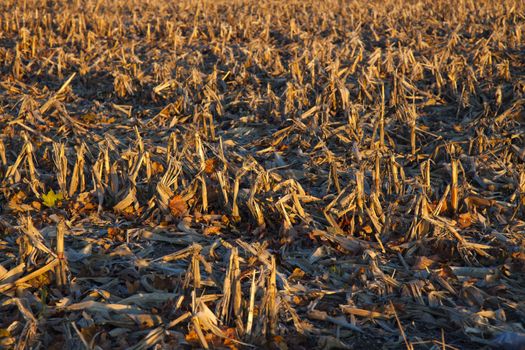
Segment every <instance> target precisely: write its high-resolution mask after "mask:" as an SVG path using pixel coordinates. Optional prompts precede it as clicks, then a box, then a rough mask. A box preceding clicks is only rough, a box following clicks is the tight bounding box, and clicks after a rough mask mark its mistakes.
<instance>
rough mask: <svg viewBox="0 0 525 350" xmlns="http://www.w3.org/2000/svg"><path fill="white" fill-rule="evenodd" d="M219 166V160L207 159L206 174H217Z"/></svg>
mask: <svg viewBox="0 0 525 350" xmlns="http://www.w3.org/2000/svg"><path fill="white" fill-rule="evenodd" d="M217 165H218V161H217V159H215V158H209V159H206V166H205V168H204V171H205V172H206V174H208V175H209V174H212V173H214V172H215V170H216V169H217Z"/></svg>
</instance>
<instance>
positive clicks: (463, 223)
mask: <svg viewBox="0 0 525 350" xmlns="http://www.w3.org/2000/svg"><path fill="white" fill-rule="evenodd" d="M458 225H459V227H461V228H467V227H470V226H471V225H472V216H471V215H470V213H463V214H459V219H458Z"/></svg>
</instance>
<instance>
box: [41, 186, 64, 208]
mask: <svg viewBox="0 0 525 350" xmlns="http://www.w3.org/2000/svg"><path fill="white" fill-rule="evenodd" d="M63 199H64V196H62V193H55V191H53V189H51V190H49V192H47V194H43V195H42V203H43V204H44V205H45V206H46V207H49V208H53V207H54V206H55V205H56V204H57V202H59V201H61V200H63Z"/></svg>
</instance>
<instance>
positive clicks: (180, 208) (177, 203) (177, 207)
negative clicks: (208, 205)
mask: <svg viewBox="0 0 525 350" xmlns="http://www.w3.org/2000/svg"><path fill="white" fill-rule="evenodd" d="M169 208H170V211H171V215H173V216H174V217H176V218H180V217H181V216H183V215H184V214H185V213H186V211H187V210H188V207H187V205H186V202H185V201H184V198H182V196H180V195H175V196H173V198H172V199H170V203H169Z"/></svg>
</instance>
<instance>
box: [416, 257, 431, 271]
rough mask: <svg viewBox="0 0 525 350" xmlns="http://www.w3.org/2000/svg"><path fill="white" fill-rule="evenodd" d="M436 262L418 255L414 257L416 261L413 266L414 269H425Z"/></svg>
mask: <svg viewBox="0 0 525 350" xmlns="http://www.w3.org/2000/svg"><path fill="white" fill-rule="evenodd" d="M435 263H436V262H435V261H434V260H432V259H430V258H427V257H426V256H418V257H417V258H416V262H415V263H414V266H413V268H414V269H415V270H425V269H426V268H429V267H431V266H432V265H434V264H435Z"/></svg>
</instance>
